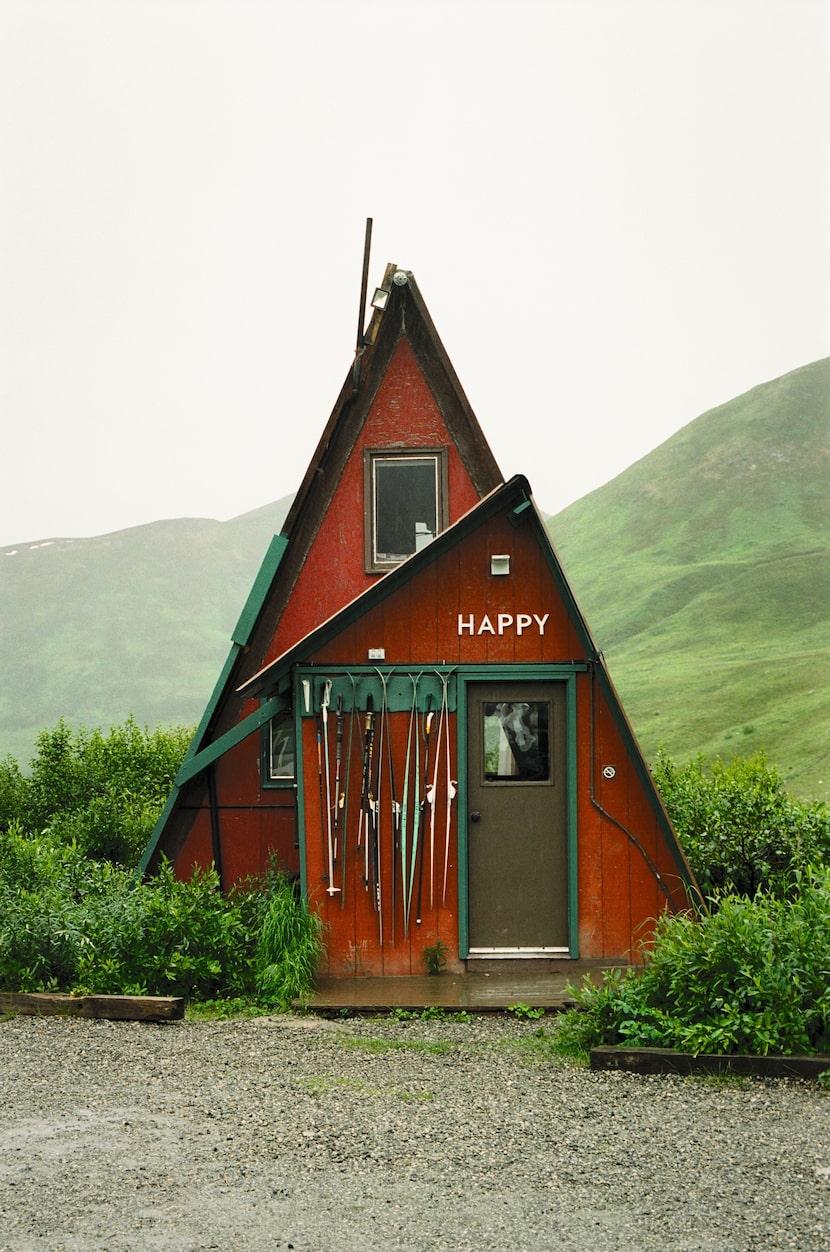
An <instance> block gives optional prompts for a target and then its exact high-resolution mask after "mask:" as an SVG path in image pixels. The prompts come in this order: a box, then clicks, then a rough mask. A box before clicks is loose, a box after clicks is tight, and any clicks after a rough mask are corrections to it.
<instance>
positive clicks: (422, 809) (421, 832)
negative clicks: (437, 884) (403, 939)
mask: <svg viewBox="0 0 830 1252" xmlns="http://www.w3.org/2000/svg"><path fill="white" fill-rule="evenodd" d="M431 704H432V695H428V696H427V703H426V710H425V712H424V794H423V795H422V796H421V802H420V805H419V808H418V843H419V845H420V860H419V861H418V901H417V904H416V908H415V925H416V926H420V924H421V899H422V896H423V890H424V860H425V854H426V846H425V844H426V840H425V829H424V828H425V826H426V810H427V805H428V804H431V796H430V791H431V788H430V785H429V744H430V738H431V736H432V719H433V716H434V714H433V712H432V709H431V707H430V706H431Z"/></svg>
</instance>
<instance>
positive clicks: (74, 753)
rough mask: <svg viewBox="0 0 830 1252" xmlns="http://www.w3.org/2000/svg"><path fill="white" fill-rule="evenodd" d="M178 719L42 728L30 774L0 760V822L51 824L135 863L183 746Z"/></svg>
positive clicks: (103, 853)
mask: <svg viewBox="0 0 830 1252" xmlns="http://www.w3.org/2000/svg"><path fill="white" fill-rule="evenodd" d="M190 739H191V732H190V731H189V730H186V729H184V728H182V727H177V728H172V729H163V728H161V727H158V728H156V729H155V730H152V731H151V730H149V729H147V728H146V727H145V728H144V729H142V728H141V727H140V726H138V725H137V723H136V722H135V721H134V720H133V719H132V718H129V719H128V720H127V721H126V722H125V723H124V725H123V726H113V727H111V728H110V730H109V731H107V733H106V734H104V733H102V732H101V731H100V730H92V731H90V730H87V729H85V728H83V727H82V728H81V729H79V730H72V729H71V728H70V727H69V726H67V725H66V723H65V722H64V721H60V722H59V723H58V724H57V726H55V727H54V728H53V729H51V730H44V731H41V733H40V735H38V739H37V751H36V753H35V756H34V757H33V759H32V762H31V767H30V773H29V775H28V776H24V775H22V774H21V772H20V770H19V769H18V767H17V765H16V763H15V762H13V761H12V760H11V758H8V759H7V761H6V762H5V763H4V764H2V765H0V825H3V824H6V825H7V824H8V823H9V822H10V821H11V820H13V819H17V820H19V821H20V822H21V823H22V824H23V826H24V827H26V828H27V829H29V830H31V831H38V832H39V831H43V830H49V831H51V832H52V833H53V834H54V835H55V836H56V837H57V838H58V839H59V840H61V841H62V842H64V843H67V844H71V845H76V846H77V847H79V848H80V849H81V850H82V851H83V852H85V853H86V854H87V855H88V856H90V857H92V858H95V859H101V858H106V859H107V860H110V861H114V862H116V863H118V864H122V865H129V866H134V865H136V864H137V862H138V859H139V857H140V855H141V853H142V851H143V850H144V847H145V846H146V843H147V840H148V839H149V837H150V834H151V833H152V830H153V827H154V826H155V823H156V821H157V820H158V815H159V813H160V812H161V810H162V808H163V807H164V803H165V801H166V799H167V796H168V794H169V792H170V789H171V787H172V785H173V782H174V780H175V777H176V774H177V773H178V769H179V766H180V764H181V762H182V760H183V758H184V755H185V752H186V751H187V747H188V744H189V742H190Z"/></svg>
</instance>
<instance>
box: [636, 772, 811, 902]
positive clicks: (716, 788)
mask: <svg viewBox="0 0 830 1252" xmlns="http://www.w3.org/2000/svg"><path fill="white" fill-rule="evenodd" d="M653 774H654V780H655V782H656V784H657V788H658V790H659V792H660V794H661V796H662V797H663V803H664V804H665V806H666V809H667V811H668V814H669V817H670V818H671V821H672V825H673V826H674V828H675V830H676V831H677V835H678V838H679V840H680V843H681V844H682V846H683V850H684V851H685V853H686V856H687V858H688V860H689V864H690V865H691V868H692V871H693V873H694V875H695V877H696V878H697V881H698V883H699V885H700V889H701V891H702V892H703V895H704V897H707V898H717V896H718V895H719V894H722V893H724V892H727V893H729V892H734V893H737V894H738V895H745V896H754V895H755V893H756V892H757V891H758V890H763V891H768V892H771V893H772V894H773V895H787V894H788V893H789V892H790V891H791V889H792V887H793V884H794V883H800V882H801V881H802V875H803V874H804V872H805V871H806V870H807V868H808V866H810V865H819V864H823V863H827V862H828V861H830V811H828V809H827V806H826V805H825V804H822V803H813V804H809V803H805V802H804V801H801V800H797V799H795V798H794V797H793V796H791V795H789V794H788V793H787V791H786V790H785V789H784V783H783V780H782V778H781V775H780V774H779V772H778V771H777V770H776V769H775V767H774V766H773V765H771V764H770V763H769V762H768V761H767V759H766V756H765V754H764V753H763V752H756V753H754V754H753V755H752V756H749V757H736V758H735V759H733V760H732V761H722V760H721V759H720V758H716V759H715V760H714V761H712V762H711V763H710V764H708V765H707V764H706V762H705V761H704V760H703V758H702V757H696V758H695V759H694V760H693V761H691V762H689V764H687V765H685V766H682V767H681V766H678V765H676V764H675V763H674V761H672V759H671V757H669V756H668V755H667V754H666V753H665V752H663V751H662V750H661V751H659V752H658V754H657V759H656V761H655V764H654V769H653Z"/></svg>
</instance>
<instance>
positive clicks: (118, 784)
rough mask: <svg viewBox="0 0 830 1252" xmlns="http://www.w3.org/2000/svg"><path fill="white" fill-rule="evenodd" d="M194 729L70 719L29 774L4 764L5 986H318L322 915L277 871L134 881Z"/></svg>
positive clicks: (0, 971) (1, 949) (0, 801)
mask: <svg viewBox="0 0 830 1252" xmlns="http://www.w3.org/2000/svg"><path fill="white" fill-rule="evenodd" d="M190 738H191V735H190V732H188V731H186V730H184V729H181V728H174V729H172V730H163V729H157V730H154V731H148V730H142V729H141V728H140V727H138V726H137V725H136V723H135V722H134V721H133V720H132V719H130V720H129V721H128V722H127V723H126V724H125V725H124V726H121V727H113V728H112V729H111V730H110V731H109V732H108V733H107V734H106V735H104V734H102V733H101V732H100V731H93V732H89V731H87V730H84V729H81V730H77V731H75V730H71V729H70V728H69V727H67V726H66V725H65V723H63V722H60V723H59V724H58V725H57V726H56V727H55V728H54V730H51V731H44V732H42V734H41V735H40V736H39V738H38V749H37V753H36V755H35V757H34V760H33V761H32V763H31V769H30V772H29V774H28V775H27V774H24V773H23V772H22V771H21V770H20V768H19V766H18V765H17V763H16V762H15V761H14V760H12V759H11V758H9V757H7V758H6V759H5V761H2V762H0V989H2V990H6V991H64V992H65V991H69V992H77V993H87V994H94V993H100V994H108V995H119V994H121V995H183V996H187V997H188V998H194V999H203V1000H204V999H214V998H222V997H225V998H239V997H242V998H248V999H255V1000H257V1002H258V1003H259V1004H260V1005H261V1006H262V1007H265V1008H269V1007H271V1008H274V1007H279V1008H282V1007H285V1006H286V1005H287V1004H288V1003H289V1002H290V1000H291V999H292V998H295V997H302V996H303V995H304V994H306V993H307V992H308V990H309V988H310V985H311V978H312V976H313V971H314V968H315V966H316V963H317V961H318V959H319V956H320V953H321V947H322V937H321V927H320V921H319V918H318V917H317V916H316V914H311V913H310V912H309V910H308V908H307V906H306V904H305V902H304V901H301V900H299V899H298V898H297V895H296V893H295V890H294V885H293V883H292V882H291V881H290V880H289V879H288V878H287V877H286V876H285V875H284V874H281V873H280V872H279V871H278V870H277V869H272V870H270V871H269V872H267V873H266V874H264V875H263V876H262V877H261V878H259V879H257V880H255V881H250V882H247V883H245V884H241V885H240V886H239V887H238V888H237V889H236V890H235V891H234V892H232V893H231V894H230V895H228V896H225V895H223V894H222V893H221V891H220V890H219V881H218V877H217V875H216V873H215V872H214V870H213V869H209V870H198V869H197V870H194V873H193V875H192V877H191V878H190V879H189V880H188V881H179V880H178V879H177V878H176V877H175V876H174V874H173V871H172V867H171V866H170V865H169V864H163V865H162V867H161V869H160V870H159V872H158V873H157V874H156V875H155V877H153V878H152V879H150V880H147V881H144V882H141V881H138V880H137V878H136V866H137V864H138V860H139V857H140V855H141V853H142V852H143V850H144V847H145V845H146V843H147V840H148V839H149V837H150V834H151V832H152V830H153V827H154V825H155V822H156V820H157V818H158V815H159V813H160V812H161V809H162V807H163V805H164V802H165V800H166V798H167V794H168V792H169V790H170V787H171V786H172V783H173V780H174V779H175V776H176V773H177V771H178V768H179V765H180V763H181V760H182V758H183V756H184V753H185V751H186V749H187V746H188V744H189V742H190ZM275 918H278V919H279V925H278V926H276V927H275V923H274V919H275Z"/></svg>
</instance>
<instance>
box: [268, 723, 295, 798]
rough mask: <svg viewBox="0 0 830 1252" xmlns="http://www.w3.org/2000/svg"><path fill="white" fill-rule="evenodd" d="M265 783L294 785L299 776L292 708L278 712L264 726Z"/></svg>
mask: <svg viewBox="0 0 830 1252" xmlns="http://www.w3.org/2000/svg"><path fill="white" fill-rule="evenodd" d="M262 756H263V778H262V781H263V785H264V786H266V787H289V786H293V784H294V782H295V781H296V777H297V767H296V749H295V738H294V714H293V713H292V712H291V710H290V709H285V710H284V711H283V712H281V713H277V715H276V716H275V717H272V718H271V720H270V721H269V722H267V723H266V725H265V726H264V727H263V740H262Z"/></svg>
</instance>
